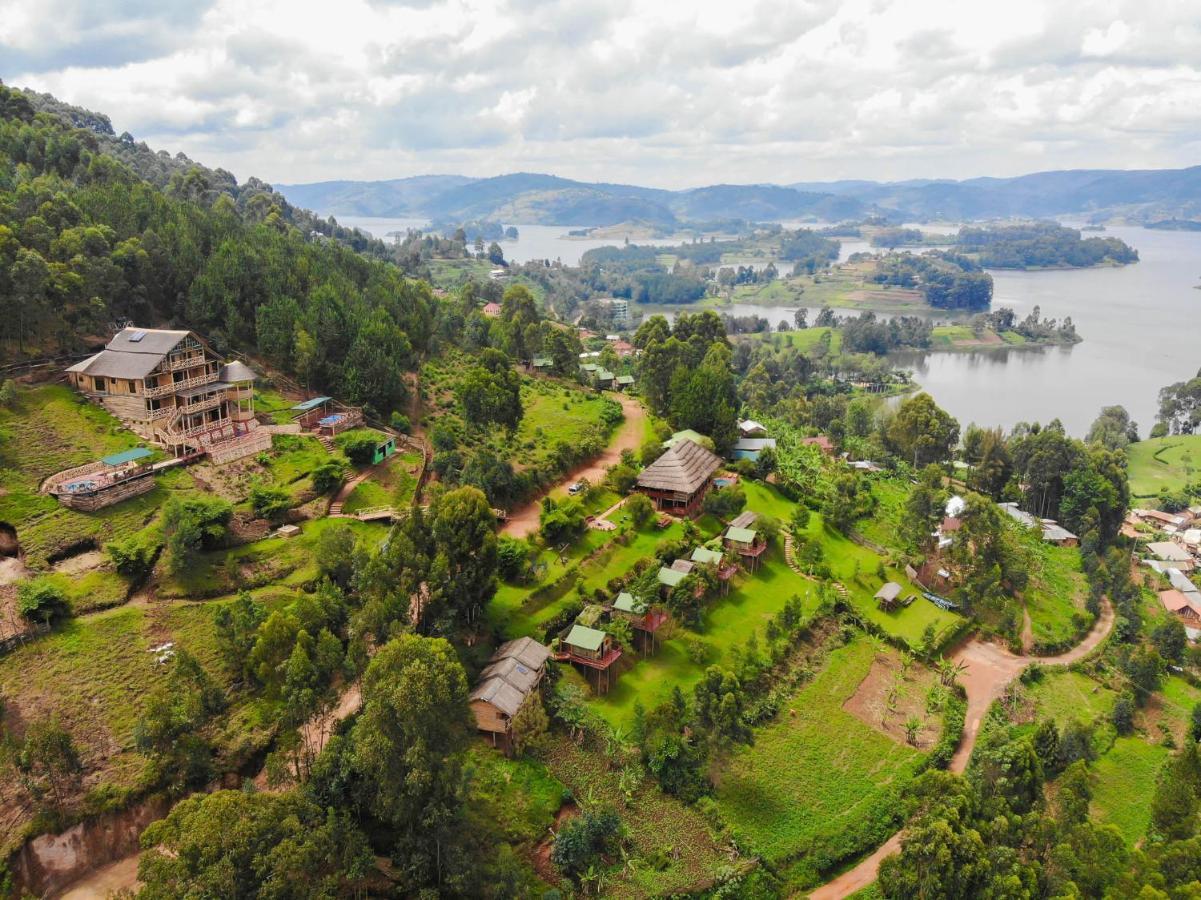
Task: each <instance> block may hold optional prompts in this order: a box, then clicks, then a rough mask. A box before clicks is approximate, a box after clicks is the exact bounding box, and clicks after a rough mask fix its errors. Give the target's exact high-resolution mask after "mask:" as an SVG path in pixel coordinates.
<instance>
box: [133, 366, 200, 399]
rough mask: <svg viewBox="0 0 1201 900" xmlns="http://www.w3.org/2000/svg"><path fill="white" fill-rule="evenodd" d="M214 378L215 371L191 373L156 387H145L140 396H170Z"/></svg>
mask: <svg viewBox="0 0 1201 900" xmlns="http://www.w3.org/2000/svg"><path fill="white" fill-rule="evenodd" d="M216 380H217V375H216V373H213V372H205V373H204V374H203V375H193V376H192V377H191V378H185V379H184V380H183V381H176V382H173V383H171V384H161V385H158V386H157V387H151V388H146V390H145V391H143V392H142V396H144V397H150V398H152V399H153V398H155V397H170V396H171V395H172V394H176V393H178V392H179V391H182V390H184V389H186V388H190V387H200V386H201V385H202V384H212V383H213V382H214V381H216Z"/></svg>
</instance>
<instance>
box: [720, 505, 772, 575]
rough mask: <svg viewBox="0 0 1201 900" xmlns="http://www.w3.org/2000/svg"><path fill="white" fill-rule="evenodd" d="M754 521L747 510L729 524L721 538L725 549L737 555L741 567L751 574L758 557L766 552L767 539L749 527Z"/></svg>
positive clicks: (751, 513) (755, 567)
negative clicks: (741, 564)
mask: <svg viewBox="0 0 1201 900" xmlns="http://www.w3.org/2000/svg"><path fill="white" fill-rule="evenodd" d="M755 519H756V516H755V514H754V513H753V512H750V511H749V510H748V511H747V512H744V513H742V514H741V515H740V516H738V517H737V518H735V519H734V520H733V521H731V522H730V526H729V527H728V528H727V529H726V533H725V534H724V535H723V536H722V540H723V542H724V543H725V545H726V547H727V548H728V549H730V550H733V551H734V552H735V553H737V554H738V555H739V557H741V559H742V563H743V565H744V566H746V567H747V568H748V569H749V570H750V571H752V572H753V571H754V570H755V569H757V568H758V567H759V557H761V556H762V555H763V554H764V553H765V552H766V551H767V538H765V537H764V536H763V534H762V533H761V532H759V531H756V530H755V529H754V528H752V527H751V526H752V525H754V524H755Z"/></svg>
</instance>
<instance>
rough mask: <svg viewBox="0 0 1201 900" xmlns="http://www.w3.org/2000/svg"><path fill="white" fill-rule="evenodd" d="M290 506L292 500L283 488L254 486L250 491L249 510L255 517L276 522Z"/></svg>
mask: <svg viewBox="0 0 1201 900" xmlns="http://www.w3.org/2000/svg"><path fill="white" fill-rule="evenodd" d="M291 506H292V498H291V497H290V496H288V492H287V491H285V490H284V489H283V488H279V487H273V486H271V485H266V484H256V485H254V486H253V487H252V488H251V489H250V508H251V509H253V510H254V514H255V516H257V517H258V518H261V519H268V520H270V521H272V522H278V521H279V520H281V519H282V518H283V517H284V516H285V515H286V514H287V512H288V510H289V509H290V508H291Z"/></svg>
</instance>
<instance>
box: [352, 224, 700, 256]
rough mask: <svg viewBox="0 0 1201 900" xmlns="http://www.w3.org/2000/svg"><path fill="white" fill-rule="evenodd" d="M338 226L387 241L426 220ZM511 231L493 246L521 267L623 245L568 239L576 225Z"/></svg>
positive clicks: (661, 243)
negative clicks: (513, 234)
mask: <svg viewBox="0 0 1201 900" xmlns="http://www.w3.org/2000/svg"><path fill="white" fill-rule="evenodd" d="M338 223H339V224H341V225H345V226H346V227H348V228H361V229H362V230H363V231H365V232H367V233H368V234H370V235H373V236H374V237H377V238H380V239H381V240H385V241H390V240H391V239H390V238H389V237H388V236H387V235H388V232H390V231H405V230H407V229H409V228H422V227H424V226H426V225H428V224H429V220H428V219H381V218H373V217H369V216H345V217H342V218H339V219H338ZM506 224H508V223H506ZM514 227H516V228H517V233H518V239H517V240H515V241H497V243H498V244H500V247H501V249H502V250H503V251H504V254H505V259H507V260H509V261H510V262H515V263H525V262H529V261H530V260H531V259H549V260H550V261H551V262H554V261H555V260H560V261H561V262H562V263H563V265H565V266H578V265H579V264H580V257H582V256H583V255H584V254H585V253H586V252H587V251H589V250H592V249H595V248H597V247H618V246H621V245H622V244H623V243H624V240H623V236H622V235H618V236H617V237H610V238H572V237H568V236H567V232H569V231H575V230H579V229H580V228H582V227H583V226H580V225H516V226H514ZM630 243H634V244H643V245H648V246H654V247H667V246H675V245H679V244H680V243H681V239H680V238H654V239H635V238H631V239H630Z"/></svg>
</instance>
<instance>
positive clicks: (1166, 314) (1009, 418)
mask: <svg viewBox="0 0 1201 900" xmlns="http://www.w3.org/2000/svg"><path fill="white" fill-rule="evenodd" d="M339 221H340V222H341V223H342V224H343V225H349V226H352V227H359V228H362V229H363V230H365V231H368V232H370V233H371V234H374V235H376V236H378V237H381V238H382V237H384V236H385V235H386V234H387V232H389V231H394V230H402V231H403V230H404V229H405V228H409V227H417V226H420V225H423V224H424V222H423V221H422V220H414V219H373V218H352V217H348V218H344V219H340V220H339ZM517 227H518V230H519V231H520V233H521V237H520V239H519V240H517V241H502V242H501V246H502V247H503V248H504V251H505V257H506V258H507V259H511V260H514V261H517V262H524V261H526V260H529V259H552V260H553V259H561V260H562V261H563V263H564V264H565V265H578V264H579V260H580V257H581V256H582V255H583V254H584V252H585V251H587V250H590V249H592V248H594V247H605V246H613V245H615V244H619V243H621V241H620V239H618V240H613V239H606V240H600V239H588V240H575V239H568V238H567V237H566V234H567V232H568V230H569V226H562V225H518V226H517ZM1104 234H1105V235H1112V236H1114V237H1119V238H1121V239H1122V240H1124V241H1126V242H1127V243H1128V244H1130V245H1131V246H1132V247H1135V248H1136V249H1137V250H1138V251H1139V257H1140V261H1139V262H1138V263H1136V264H1135V265H1132V266H1123V267H1121V268H1102V269H1074V270H1065V271H1052V272H1011V271H996V270H994V271H993V272H992V276H993V281H994V296H993V306H994V308H995V307H997V306H1008V307H1011V308H1012V309H1013V310H1014V311H1015V312H1016V313H1017V314H1018V315H1019V316H1025V315H1026V314H1027V313H1028V312H1030V310H1032V309H1033V308H1034V307H1035V306H1039V307H1040V308H1041V310H1042V314H1043V315H1044V316H1053V317H1055V318H1059V319H1062V318H1064V317H1065V316H1071V317H1072V320H1073V321H1074V322H1075V323H1076V327H1077V329H1078V330H1079V332H1080V334H1081V336H1082V337H1083V338H1084V340H1083V342H1082V343H1080V344H1077V345H1075V346H1074V347H1053V348H1044V349H1038V350H988V351H980V352H971V353H968V352H957V353H905V354H896V355H895V359H896V362H897V364H898V365H900V366H903V367H904V368H907V369H911V370H912V371H913V372H914V376H915V377H916V379H917V381H918V382H919V383H920V384H921V385H922V387H923V388H924V389H926V390H928V391H929V392H930V393H931V394H932V395H933V396H934V398H935V399H936V400H937V401H938V403H939V404H940V405H941V406H943V407H944V408H945V409H946V410H947V411H949V412H950V413H951V414H953V415H954V416H955V417H956V418H957V419H959V421H960V422H961V423H962V424H963V425H967V423H969V422H976V423H977V424H979V425H987V426H993V425H1000V426H1001V427H1003V428H1006V429H1009V428H1011V427H1013V425H1015V424H1016V423H1017V422H1021V421H1040V422H1049V421H1050V420H1051V419H1053V418H1059V419H1060V420H1061V421H1062V422H1063V424H1064V426H1065V427H1066V428H1067V430H1068V431H1069V432H1070V433H1071V434H1073V435H1077V436H1083V435H1084V434H1085V433H1086V432H1087V430H1088V427H1089V425H1090V424H1091V423H1092V421H1093V419H1094V418H1096V415H1097V413H1098V412H1099V411H1100V409H1101V407H1102V406H1110V405H1114V404H1120V405H1122V406H1125V407H1126V409H1128V410H1129V411H1130V414H1131V415H1132V416H1133V417H1134V419H1135V421H1137V422H1138V424H1139V427H1140V429H1141V433H1142V434H1143V435H1144V436H1145V435H1146V433H1147V431H1149V430H1150V428H1151V425H1152V424H1153V423H1154V421H1155V414H1156V410H1157V408H1158V394H1159V389H1160V388H1161V387H1163V386H1164V385H1166V384H1169V383H1171V382H1174V381H1181V380H1183V379H1186V378H1189V377H1191V376H1192V375H1194V374H1196V372H1197V369H1198V368H1199V367H1201V316H1199V313H1201V291H1199V290H1196V289H1195V285H1197V284H1198V283H1199V282H1201V233H1198V232H1184V231H1157V230H1150V229H1145V228H1136V227H1121V226H1110V227H1109V228H1108V229H1107V230H1106V231H1105V232H1104ZM640 243H647V244H655V245H658V246H670V245H672V244H678V243H679V240H673V239H665V240H655V241H641V242H640ZM867 249H870V248H869V247H868V246H867V244H866V242H864V241H852V240H843V242H842V252H841V254H840V256H841V258H842V259H846V257H847V256H849V255H850V254H851V253H854V252H855V251H857V250H867ZM720 311H721V312H723V313H730V314H733V315H739V316H749V315H760V316H763V317H765V318H766V319H768V321H770V322H772V323H776V322H779V321H780V320H781V319H788V320H791V319H792V314H793V311H794V309H793V308H791V307H782V306H768V307H763V306H756V305H753V304H737V305H735V306H733V307H726V308H723V309H721V310H720ZM815 313H816V310H811V311H810V318H812V316H813V315H814V314H815ZM936 317H937V318H942V319H945V318H948V316H947V315H946V314H945V313H939V314H937V316H936Z"/></svg>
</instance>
